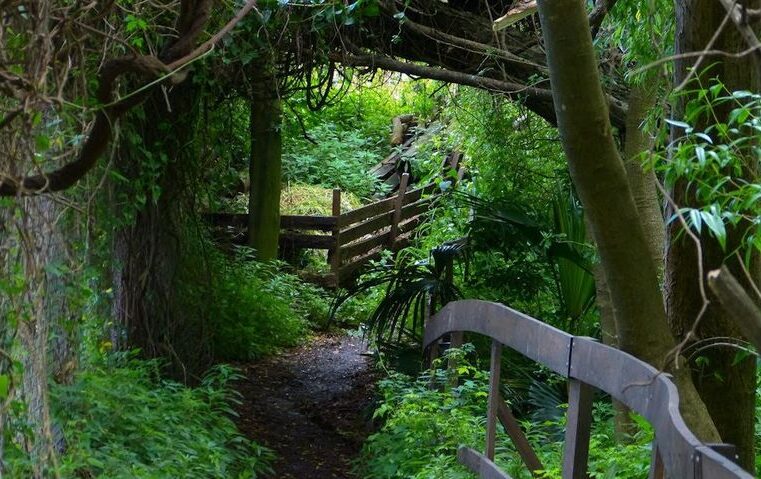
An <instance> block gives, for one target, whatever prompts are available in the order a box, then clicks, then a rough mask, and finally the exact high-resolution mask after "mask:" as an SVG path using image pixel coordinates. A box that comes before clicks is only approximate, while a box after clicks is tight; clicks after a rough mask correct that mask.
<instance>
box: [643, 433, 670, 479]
mask: <svg viewBox="0 0 761 479" xmlns="http://www.w3.org/2000/svg"><path fill="white" fill-rule="evenodd" d="M651 447H652V449H651V451H650V470H649V471H648V474H647V479H665V477H666V475H665V474H666V472H665V471H664V470H663V459H661V453H660V451H659V450H658V440H657V439H653V444H652V445H651Z"/></svg>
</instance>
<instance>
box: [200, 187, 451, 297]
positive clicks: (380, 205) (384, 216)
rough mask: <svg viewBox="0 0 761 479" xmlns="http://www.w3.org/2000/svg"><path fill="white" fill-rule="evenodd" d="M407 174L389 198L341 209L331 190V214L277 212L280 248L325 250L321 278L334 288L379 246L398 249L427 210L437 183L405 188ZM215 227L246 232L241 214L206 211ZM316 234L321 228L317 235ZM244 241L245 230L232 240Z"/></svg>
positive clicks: (380, 249) (373, 255)
mask: <svg viewBox="0 0 761 479" xmlns="http://www.w3.org/2000/svg"><path fill="white" fill-rule="evenodd" d="M408 182H409V174H408V173H404V174H403V175H402V176H401V181H400V185H399V190H398V191H397V193H396V194H395V195H394V196H391V197H389V198H384V199H382V200H379V201H376V202H374V203H370V204H368V205H365V206H362V207H360V208H357V209H354V210H349V211H346V212H342V211H341V191H340V190H338V189H336V190H333V202H332V215H331V216H293V215H281V216H280V228H281V232H280V248H281V251H284V250H294V249H301V248H309V249H324V250H328V264H329V267H330V273H329V274H327V275H325V276H323V277H322V278H321V281H320V282H322V283H324V284H325V285H326V286H338V285H341V284H344V282H346V281H348V280H350V279H352V278H353V277H355V276H356V274H357V273H358V272H359V271H360V270H361V268H362V267H363V266H365V265H367V264H368V263H369V262H370V261H372V260H376V259H379V258H380V257H381V255H382V252H383V250H392V251H397V250H398V249H400V248H402V247H404V246H405V245H407V244H408V242H409V240H410V237H411V235H412V233H413V230H414V229H415V227H416V226H417V225H418V224H420V222H421V221H422V219H423V217H424V215H425V214H426V212H428V211H429V209H430V207H431V204H432V201H433V197H434V195H433V193H435V192H436V191H437V190H438V188H437V186H436V184H434V183H429V184H427V185H425V186H422V187H419V188H415V189H411V190H409V191H407V185H408ZM207 216H208V218H209V219H210V221H211V223H212V224H213V225H215V226H232V227H235V228H237V229H238V230H240V231H245V227H246V225H247V222H248V215H246V214H231V213H215V214H211V215H207ZM320 232H324V233H323V234H320ZM235 240H236V242H239V243H245V242H246V237H245V233H241V234H240V235H239V236H238V237H236V238H235Z"/></svg>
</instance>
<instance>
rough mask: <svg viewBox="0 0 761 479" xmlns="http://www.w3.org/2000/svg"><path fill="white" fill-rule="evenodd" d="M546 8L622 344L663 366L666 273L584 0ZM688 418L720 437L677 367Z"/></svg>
mask: <svg viewBox="0 0 761 479" xmlns="http://www.w3.org/2000/svg"><path fill="white" fill-rule="evenodd" d="M539 14H540V19H541V22H542V29H543V32H544V38H545V48H546V51H547V59H548V64H549V67H550V82H551V85H552V92H553V96H554V104H555V113H556V115H557V119H558V129H559V131H560V136H561V139H562V142H563V148H564V150H565V153H566V156H567V157H568V162H569V167H570V171H571V177H572V179H573V181H574V184H575V185H576V188H577V191H578V193H579V197H580V198H581V200H582V202H583V204H584V207H585V212H586V213H587V214H588V216H589V221H590V224H591V226H592V235H593V237H594V239H595V242H596V244H597V247H598V250H599V254H600V258H601V260H602V265H603V269H604V272H605V278H606V280H607V282H608V285H609V289H610V297H611V301H612V303H613V307H614V310H615V318H616V329H617V331H618V340H619V345H620V347H621V349H623V350H624V351H627V352H629V353H631V354H633V355H635V356H637V357H638V358H640V359H642V360H644V361H647V362H649V363H650V364H653V365H655V366H656V367H660V366H663V365H664V361H665V360H667V358H668V356H669V353H670V351H671V350H672V349H673V348H674V341H673V338H672V336H671V334H670V331H669V329H668V324H667V322H666V317H665V312H664V309H663V302H662V298H661V294H660V290H659V287H658V276H657V272H656V269H655V266H654V265H653V263H652V261H649V259H650V251H649V249H648V243H647V239H646V236H645V233H644V231H643V228H642V225H641V223H640V220H639V216H638V213H637V208H636V205H635V203H634V198H633V196H632V192H631V188H630V186H629V183H628V181H627V178H626V171H625V168H624V164H623V161H622V160H621V157H620V156H619V153H618V150H617V148H616V144H615V141H614V139H613V133H612V129H611V125H610V120H609V115H608V108H607V102H606V100H605V96H604V95H603V91H602V87H601V84H600V78H599V73H598V69H597V61H596V58H595V53H594V49H593V46H592V37H591V34H590V31H589V22H588V21H587V14H586V11H585V8H584V3H583V1H582V0H542V1H540V2H539ZM674 378H675V381H676V383H677V386H678V387H679V390H680V393H681V398H682V401H681V410H682V414H683V416H684V418H685V421H686V422H687V424H688V425H689V426H690V427H691V429H692V430H693V431H694V432H695V434H696V435H698V437H701V438H702V439H703V440H707V441H714V440H717V439H718V434H717V432H716V429H715V427H714V425H713V423H712V422H711V419H710V417H709V416H708V413H707V411H706V409H705V406H704V405H703V404H702V402H701V401H700V399H699V398H698V397H697V394H696V393H695V389H694V386H693V384H692V382H691V379H690V377H689V375H686V374H684V373H683V369H677V370H675V371H674Z"/></svg>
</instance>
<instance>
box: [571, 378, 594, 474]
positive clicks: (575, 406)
mask: <svg viewBox="0 0 761 479" xmlns="http://www.w3.org/2000/svg"><path fill="white" fill-rule="evenodd" d="M568 389H569V390H568V419H567V421H566V428H565V447H564V450H563V479H587V464H588V462H589V436H590V434H591V431H592V397H593V395H594V391H593V390H592V388H591V387H590V386H589V385H587V384H584V383H583V382H581V381H579V380H577V379H570V380H569V381H568Z"/></svg>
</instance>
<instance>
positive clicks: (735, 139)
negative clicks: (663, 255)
mask: <svg viewBox="0 0 761 479" xmlns="http://www.w3.org/2000/svg"><path fill="white" fill-rule="evenodd" d="M690 96H691V97H692V99H691V100H690V101H689V102H688V103H687V107H686V109H685V118H684V119H683V120H668V124H669V125H671V126H674V127H676V128H677V129H679V130H680V131H681V132H683V134H682V135H681V136H679V137H678V138H675V139H674V140H673V141H672V142H671V143H669V145H668V146H667V148H665V149H662V150H660V151H659V152H657V153H656V154H654V155H653V157H652V158H651V162H652V165H654V167H655V168H656V169H657V170H658V171H659V172H662V174H663V175H664V180H665V183H666V185H665V186H666V187H669V188H670V187H672V186H673V185H674V184H676V183H677V182H683V183H684V184H685V185H686V187H687V193H686V204H685V205H680V206H681V209H680V213H681V214H682V215H683V216H684V218H685V219H686V221H687V223H688V225H689V226H690V227H691V228H692V229H693V230H695V231H696V232H697V233H698V234H700V233H701V232H702V231H703V229H704V228H705V229H706V230H707V231H708V232H710V234H711V235H712V236H713V237H714V238H715V239H716V241H718V243H719V245H720V246H721V247H722V249H725V250H726V249H727V247H728V243H727V230H729V229H734V230H737V231H738V233H739V234H740V236H741V240H740V241H739V242H738V244H737V246H733V248H737V251H739V252H740V253H742V254H744V257H745V259H746V262H749V261H750V257H751V254H752V253H753V251H756V252H759V251H761V220H759V218H761V185H759V181H758V158H759V153H760V152H761V150H760V149H759V146H758V145H757V138H758V134H759V132H760V131H761V114H760V113H761V95H759V94H757V93H751V92H747V91H737V92H729V91H727V90H726V88H725V87H724V85H722V84H721V83H718V82H716V83H713V84H712V85H711V86H710V87H708V88H707V89H701V90H699V91H698V92H697V94H694V92H691V95H690ZM722 112H723V113H726V115H725V114H723V113H722ZM696 125H700V126H699V127H696ZM676 219H677V216H676V215H675V216H673V217H672V218H670V221H675V220H676ZM733 252H734V251H727V253H728V254H729V253H733Z"/></svg>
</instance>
